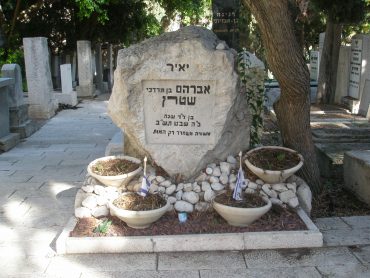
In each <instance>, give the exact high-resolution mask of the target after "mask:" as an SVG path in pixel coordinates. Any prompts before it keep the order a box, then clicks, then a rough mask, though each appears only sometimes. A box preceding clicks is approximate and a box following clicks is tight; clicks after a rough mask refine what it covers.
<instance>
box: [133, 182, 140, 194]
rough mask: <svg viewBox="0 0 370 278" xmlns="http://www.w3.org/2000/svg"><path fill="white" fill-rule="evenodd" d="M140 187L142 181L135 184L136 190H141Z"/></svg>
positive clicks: (134, 189)
mask: <svg viewBox="0 0 370 278" xmlns="http://www.w3.org/2000/svg"><path fill="white" fill-rule="evenodd" d="M140 189H141V182H140V183H136V184H135V185H134V188H133V191H134V192H138V191H140Z"/></svg>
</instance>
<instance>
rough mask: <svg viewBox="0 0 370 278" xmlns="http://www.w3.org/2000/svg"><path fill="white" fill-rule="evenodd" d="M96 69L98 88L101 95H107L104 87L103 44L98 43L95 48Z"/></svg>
mask: <svg viewBox="0 0 370 278" xmlns="http://www.w3.org/2000/svg"><path fill="white" fill-rule="evenodd" d="M95 68H96V86H97V89H98V90H99V93H100V94H103V93H105V90H104V87H103V59H102V51H101V44H100V43H98V44H96V46H95Z"/></svg>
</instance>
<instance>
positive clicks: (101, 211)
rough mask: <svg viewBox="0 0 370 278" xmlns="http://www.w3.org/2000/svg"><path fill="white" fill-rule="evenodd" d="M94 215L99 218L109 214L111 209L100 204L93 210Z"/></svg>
mask: <svg viewBox="0 0 370 278" xmlns="http://www.w3.org/2000/svg"><path fill="white" fill-rule="evenodd" d="M91 214H92V216H94V217H96V218H99V217H103V216H108V215H109V209H108V208H107V207H106V206H99V207H96V208H94V209H93V210H91Z"/></svg>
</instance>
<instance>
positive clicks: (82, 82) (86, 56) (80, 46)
mask: <svg viewBox="0 0 370 278" xmlns="http://www.w3.org/2000/svg"><path fill="white" fill-rule="evenodd" d="M77 63H78V86H77V89H76V90H77V96H78V97H92V96H94V94H95V86H94V84H93V64H92V63H93V61H92V54H91V43H90V41H77Z"/></svg>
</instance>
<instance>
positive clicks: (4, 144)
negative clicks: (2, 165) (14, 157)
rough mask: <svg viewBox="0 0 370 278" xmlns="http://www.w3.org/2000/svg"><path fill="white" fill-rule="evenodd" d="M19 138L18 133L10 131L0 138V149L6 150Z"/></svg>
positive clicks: (16, 142) (13, 145)
mask: <svg viewBox="0 0 370 278" xmlns="http://www.w3.org/2000/svg"><path fill="white" fill-rule="evenodd" d="M19 140H20V136H19V134H18V133H10V134H8V135H6V136H4V137H1V138H0V151H3V152H6V151H8V150H10V149H11V148H13V147H15V146H16V145H17V144H18V143H19Z"/></svg>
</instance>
